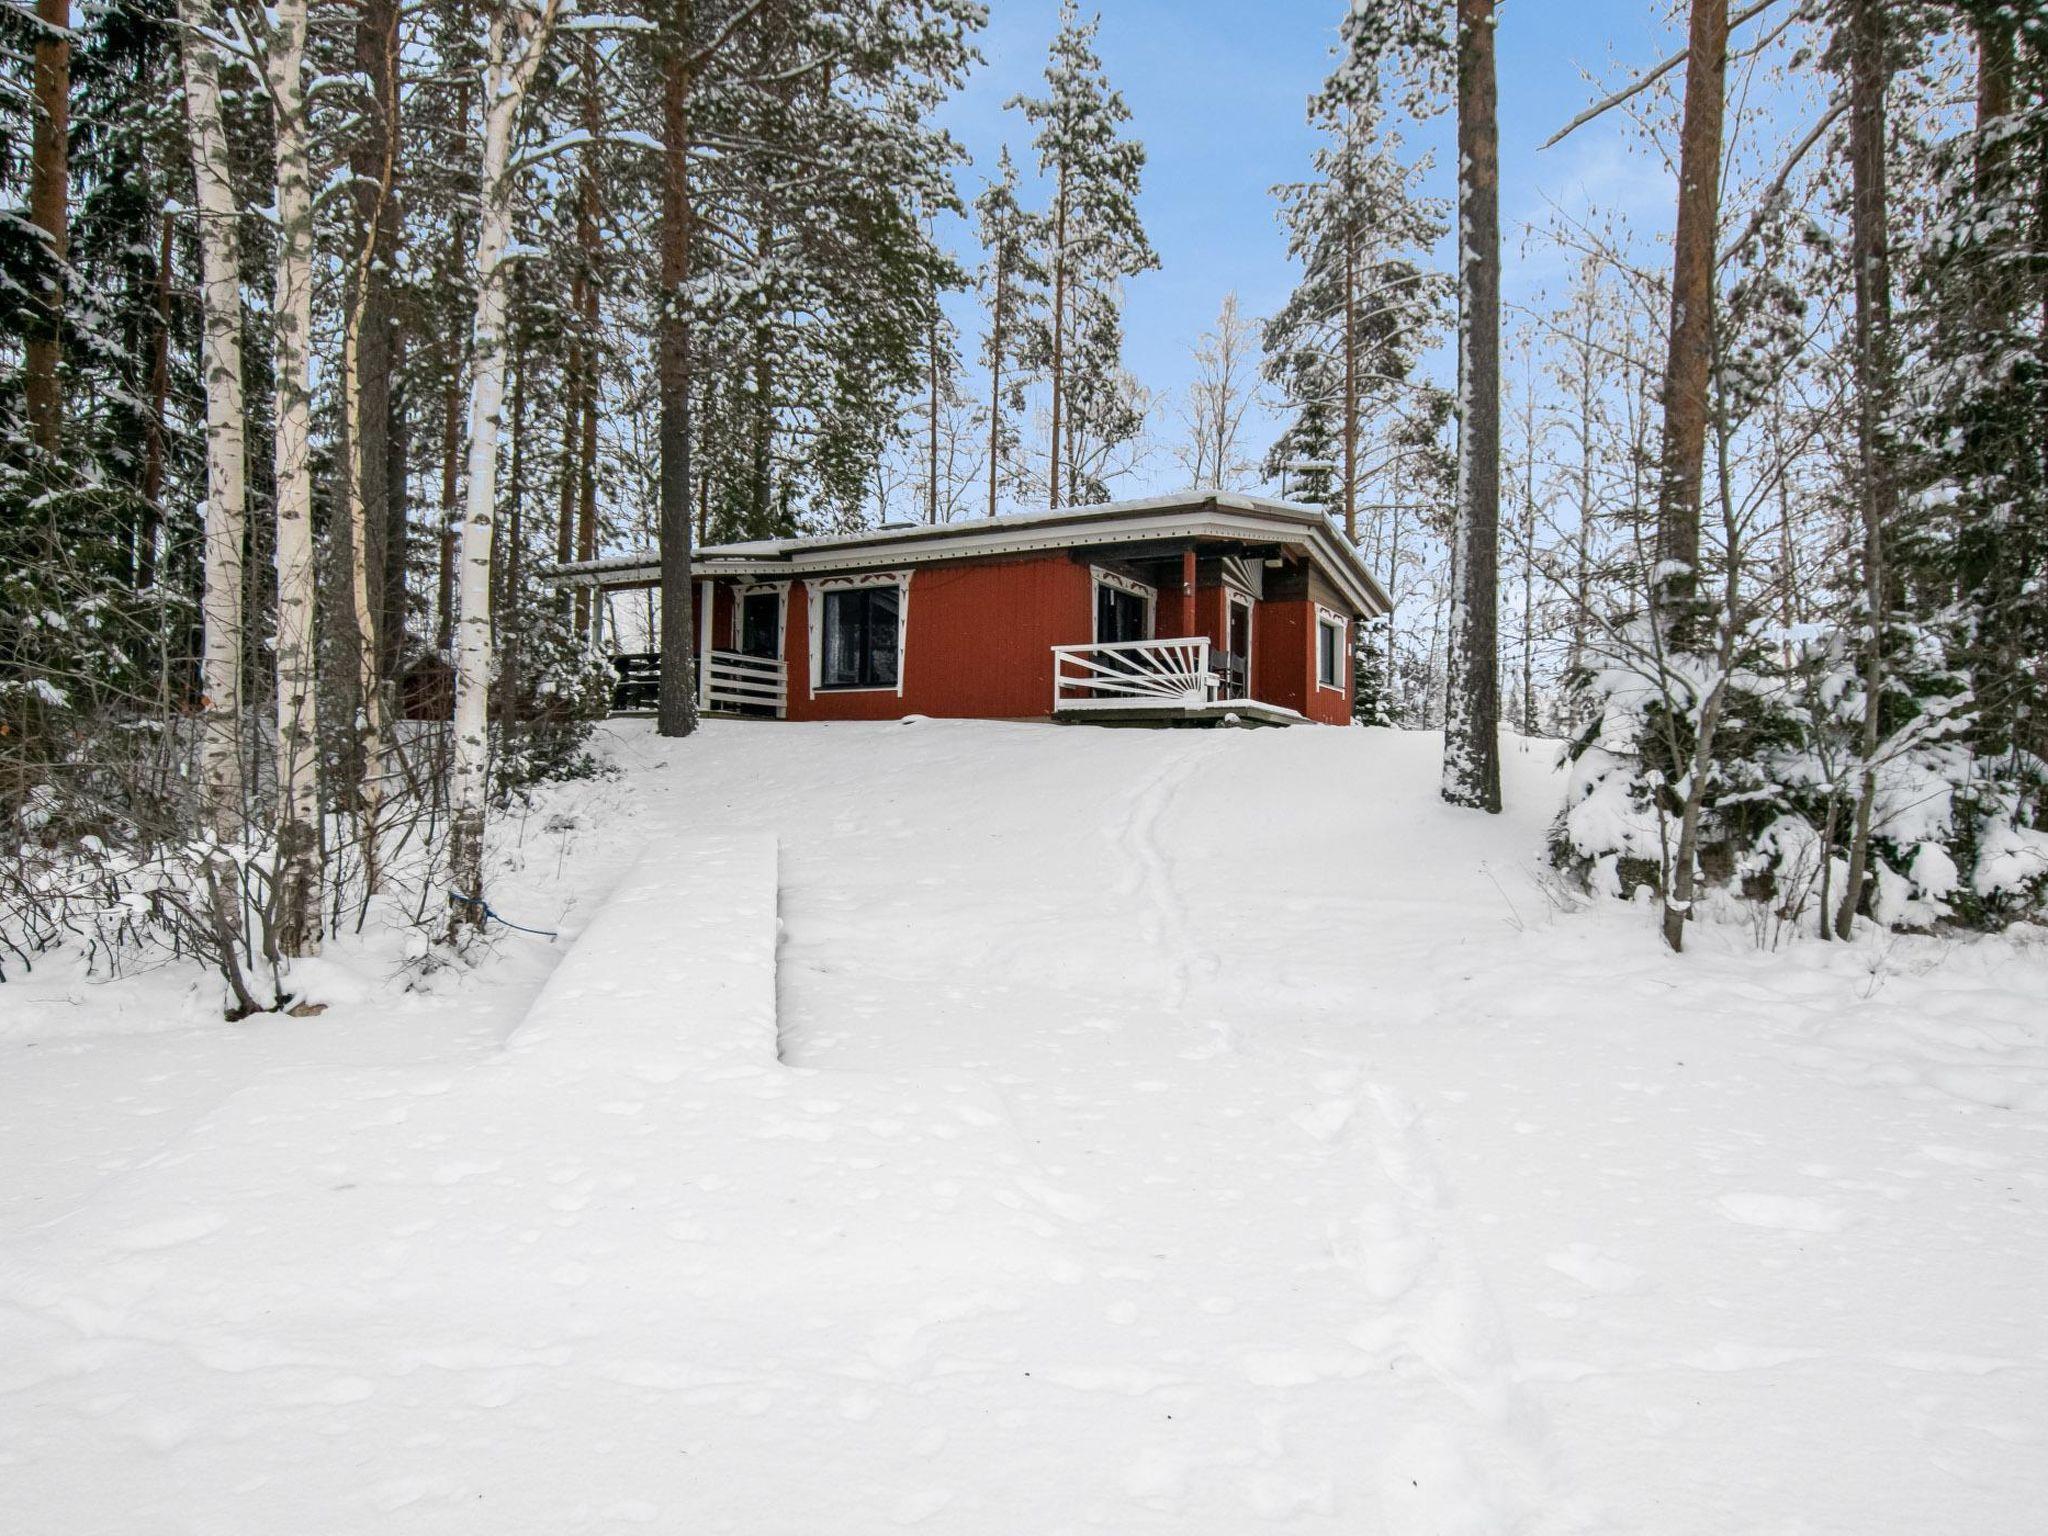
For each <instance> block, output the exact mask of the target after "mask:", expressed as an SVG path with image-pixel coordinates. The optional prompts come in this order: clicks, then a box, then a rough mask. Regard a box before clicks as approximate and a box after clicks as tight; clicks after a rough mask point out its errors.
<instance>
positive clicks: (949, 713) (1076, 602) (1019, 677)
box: [712, 553, 1351, 725]
mask: <svg viewBox="0 0 2048 1536" xmlns="http://www.w3.org/2000/svg"><path fill="white" fill-rule="evenodd" d="M714 590H715V596H714V600H713V604H712V621H713V624H714V629H713V632H712V644H713V646H714V648H716V649H719V650H724V649H727V648H729V647H731V646H732V645H733V644H734V638H733V636H734V632H733V611H734V589H733V585H732V583H730V582H726V581H720V582H717V583H715V588H714ZM1178 598H1179V594H1178V593H1177V592H1175V591H1173V589H1172V588H1171V587H1169V588H1168V590H1167V591H1166V592H1164V593H1162V594H1161V600H1160V605H1159V607H1160V612H1159V623H1158V633H1159V634H1160V636H1161V637H1162V638H1169V637H1170V636H1171V633H1172V631H1173V630H1174V629H1175V628H1177V627H1178V625H1177V620H1178V617H1179V616H1178V613H1177V612H1176V609H1177V607H1178ZM1094 601H1095V594H1094V587H1093V583H1092V581H1091V579H1090V575H1089V570H1088V567H1087V565H1086V564H1084V563H1082V562H1079V561H1075V560H1072V559H1069V558H1068V557H1067V556H1066V555H1065V554H1063V553H1061V554H1044V555H1027V556H1019V557H1014V558H1009V559H993V560H981V561H974V562H971V563H962V564H958V565H930V566H919V567H914V568H912V571H911V577H910V586H909V605H910V606H909V622H908V624H907V626H906V635H905V647H904V657H903V691H902V693H901V694H898V693H897V692H896V691H895V690H894V689H880V690H862V691H851V690H850V691H844V692H842V691H838V690H833V689H825V690H821V691H819V692H817V693H815V694H814V693H813V692H812V691H811V688H810V676H811V671H810V592H809V589H808V588H807V587H806V585H805V584H804V583H803V582H802V581H796V582H792V583H791V585H790V592H789V605H788V610H787V614H788V626H789V627H788V631H787V633H786V634H785V636H784V643H783V654H784V657H785V658H786V660H787V663H788V677H789V705H788V718H789V719H792V720H894V719H897V718H899V717H900V716H903V715H912V714H918V715H934V716H939V717H951V718H960V719H1037V718H1043V717H1045V716H1046V715H1048V714H1050V713H1051V711H1052V647H1053V646H1055V645H1080V644H1085V643H1086V642H1087V641H1088V639H1089V636H1090V634H1091V633H1092V631H1093V620H1094ZM1228 605H1229V596H1228V592H1227V590H1226V589H1225V588H1223V587H1221V586H1205V587H1202V588H1200V589H1199V591H1198V592H1197V593H1196V594H1195V602H1194V605H1193V606H1194V609H1195V624H1194V625H1193V630H1194V633H1196V634H1206V635H1207V636H1208V637H1209V640H1210V643H1211V644H1212V645H1213V646H1215V647H1216V648H1217V649H1218V650H1219V651H1220V650H1221V649H1222V648H1223V646H1224V645H1225V644H1226V643H1227V637H1228V635H1229V627H1228V620H1229V606H1228ZM1344 672H1345V677H1344V687H1343V688H1342V689H1341V690H1339V689H1330V688H1321V687H1318V686H1317V684H1316V605H1315V603H1314V601H1313V600H1311V599H1301V600H1291V601H1274V600H1268V601H1262V602H1258V603H1255V604H1254V605H1253V609H1252V687H1251V691H1252V695H1253V697H1254V698H1257V699H1259V700H1261V701H1263V702H1265V703H1268V704H1277V705H1280V706H1282V707H1283V708H1286V709H1292V710H1296V711H1298V712H1299V713H1301V714H1303V715H1306V716H1307V717H1308V718H1309V719H1311V720H1315V721H1318V722H1320V723H1323V724H1326V725H1343V724H1345V723H1347V722H1348V721H1349V720H1350V718H1351V678H1350V669H1349V668H1348V667H1346V668H1345V669H1344Z"/></svg>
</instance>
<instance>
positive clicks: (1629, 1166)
mask: <svg viewBox="0 0 2048 1536" xmlns="http://www.w3.org/2000/svg"><path fill="white" fill-rule="evenodd" d="M1509 748H1510V750H1509V762H1508V766H1509V770H1510V785H1509V790H1510V799H1511V803H1512V805H1513V806H1514V809H1513V810H1512V812H1511V814H1510V815H1508V816H1506V817H1502V818H1499V819H1490V818H1485V817H1479V816H1474V815H1472V814H1470V813H1465V812H1457V811H1452V810H1449V809H1448V808H1445V807H1443V806H1441V805H1440V804H1438V803H1437V801H1436V799H1435V777H1436V776H1435V752H1436V743H1435V741H1434V740H1433V738H1429V737H1408V736H1399V735H1394V734H1392V733H1383V732H1356V731H1354V732H1343V731H1307V730H1301V731H1288V732H1213V733H1198V732H1161V733H1150V732H1136V731H1113V730H1087V729H1058V728H1050V727H1028V726H1002V725H988V724H973V723H948V722H918V723H915V724H906V725H882V726H853V727H840V726H827V727H785V726H758V727H749V726H713V727H712V728H710V729H709V730H708V731H707V732H706V733H705V735H704V736H703V737H702V738H701V739H700V740H699V741H697V742H695V743H691V744H689V745H687V746H681V747H678V746H674V745H672V744H669V743H663V742H659V741H657V740H655V739H653V738H651V737H649V736H646V735H644V734H641V733H640V732H639V731H637V730H635V729H630V728H629V729H627V730H625V731H623V732H622V733H621V735H620V737H619V739H618V742H617V751H618V753H619V755H620V757H621V759H622V760H623V761H625V762H626V763H628V764H629V766H630V773H629V776H628V778H627V780H626V781H625V785H624V787H623V790H621V789H619V788H617V787H598V788H587V789H586V793H587V794H588V796H589V799H588V801H587V808H586V810H585V811H584V813H583V814H582V816H581V817H580V821H581V823H582V825H581V828H580V830H579V831H577V832H576V833H575V834H574V835H575V837H576V838H578V839H581V840H582V841H583V847H582V849H581V851H580V852H579V853H578V854H576V855H574V856H558V855H557V853H555V852H550V851H549V845H548V844H547V842H546V840H545V839H541V840H539V841H537V842H536V843H535V844H534V846H533V848H532V849H531V850H530V852H529V857H528V861H527V862H528V867H527V868H526V869H525V870H523V871H521V872H519V873H518V874H517V875H516V876H515V877H514V879H513V881H511V882H510V883H509V884H508V886H507V890H508V893H509V894H510V895H512V896H513V897H516V898H517V899H518V900H520V901H522V902H524V903H526V904H527V906H525V907H522V908H521V909H520V910H521V912H522V914H523V913H524V912H525V911H527V910H533V911H538V912H541V913H543V914H544V915H545V914H547V913H549V912H551V911H553V910H560V909H567V910H568V911H569V913H570V917H569V922H568V926H570V927H572V928H573V927H577V926H578V925H579V924H580V925H581V933H580V937H578V938H577V939H576V941H575V943H574V944H573V945H572V946H570V947H568V948H567V950H566V953H564V952H563V951H562V950H560V949H550V948H548V947H546V946H538V945H536V946H519V947H512V946H508V948H507V952H506V954H505V956H504V957H503V959H502V960H501V962H499V964H498V965H497V966H496V967H494V968H493V969H491V970H488V971H485V972H482V973H479V974H478V975H477V976H475V977H469V978H462V979H460V980H459V981H457V982H456V983H455V984H452V985H446V986H444V987H443V988H442V989H441V990H440V991H438V992H435V993H429V994H426V995H424V996H409V997H407V998H406V999H404V1000H403V1001H402V1002H400V1003H398V1004H393V1003H391V1002H389V1001H388V1000H386V999H387V998H388V994H381V993H377V992H374V991H372V990H371V989H370V988H369V987H368V986H366V985H362V984H360V983H356V984H353V985H354V986H355V990H354V991H353V992H351V991H350V986H351V981H350V978H349V976H348V974H347V973H346V970H345V967H344V966H343V962H342V961H340V960H336V961H334V962H331V966H332V973H331V974H330V975H329V976H327V977H326V978H325V980H326V982H327V984H328V985H329V986H330V987H331V988H333V989H334V991H335V1000H336V1006H335V1008H334V1009H333V1010H332V1011H331V1012H330V1013H329V1014H328V1015H327V1016H326V1018H325V1019H324V1020H304V1021H293V1022H292V1023H291V1024H285V1023H283V1022H282V1021H278V1022H276V1023H274V1024H272V1025H266V1026H264V1027H263V1028H261V1029H252V1028H250V1027H247V1026H244V1027H241V1028H239V1029H229V1028H222V1027H218V1026H215V1027H207V1028H201V1027H197V1026H196V1024H195V1023H193V1022H191V1021H190V1020H189V1019H188V1020H187V1021H186V1022H185V1023H184V1024H183V1025H182V1026H181V1027H180V1028H179V1029H178V1030H177V1032H175V1033H132V1034H124V1033H120V1032H119V1031H124V1030H130V1029H133V1030H138V1031H139V1030H144V1029H147V1028H150V1027H151V1026H150V1023H149V1021H148V1020H147V1019H146V1018H143V1017H140V1016H139V1014H140V1013H141V1012H143V1011H146V1003H147V1000H148V999H150V998H152V997H153V998H155V999H156V1000H157V1001H158V1002H159V1003H160V1002H161V1000H162V996H163V994H162V991H161V989H159V990H157V991H154V992H152V991H151V990H150V988H151V985H153V984H152V983H148V982H147V981H146V980H145V982H143V983H138V984H136V985H134V986H126V984H124V987H123V988H110V989H104V996H105V997H106V998H109V999H126V1002H125V1004H124V1005H123V1006H125V1007H126V1008H127V1009H128V1012H127V1013H126V1014H121V1015H118V1016H116V1015H112V1014H110V1012H109V1010H108V1008H107V1007H106V1006H105V1005H104V1003H102V1002H101V998H100V996H98V995H93V994H86V993H81V994H79V1000H77V1001H75V1002H74V1001H71V1000H67V999H65V998H62V997H55V996H53V997H52V999H51V1000H50V1001H49V1002H48V1003H47V1004H41V1005H38V1006H43V1007H47V1008H48V1009H49V1010H50V1011H49V1012H48V1013H47V1014H46V1015H44V1016H42V1017H41V1018H40V1019H39V1020H35V1019H32V1020H30V1021H28V1022H27V1023H25V1024H22V1025H21V1026H20V1027H19V1028H18V1029H17V1027H16V1025H17V1021H16V1020H15V1019H14V1018H9V1017H5V1016H4V1012H0V1049H4V1050H7V1051H8V1054H7V1055H6V1056H5V1057H4V1058H0V1059H4V1061H5V1065H6V1068H7V1070H5V1071H0V1150H6V1151H8V1152H10V1153H12V1154H13V1156H11V1157H10V1158H9V1160H7V1161H6V1162H4V1163H0V1169H4V1170H6V1173H4V1174H0V1528H4V1529H8V1530H14V1529H19V1530H24V1531H34V1530H43V1529H76V1530H90V1531H93V1532H96V1533H97V1532H103V1531H104V1532H129V1531H133V1532H136V1533H143V1532H148V1533H152V1536H154V1533H158V1532H169V1531H193V1532H207V1533H209V1536H215V1533H222V1532H243V1531H248V1532H252V1533H253V1532H257V1531H264V1532H270V1531H280V1530H289V1531H292V1532H295V1533H297V1532H306V1533H319V1532H356V1531H371V1530H375V1531H380V1532H382V1531H387V1530H399V1531H423V1532H427V1531H431V1532H444V1531H446V1532H456V1531H482V1530H488V1531H491V1532H493V1533H494V1536H495V1533H500V1532H508V1531H510V1532H517V1531H534V1532H536V1533H538V1532H547V1533H549V1536H554V1533H557V1532H567V1531H583V1530H620V1529H625V1528H628V1527H634V1528H653V1529H656V1530H677V1531H682V1530H687V1531H690V1532H692V1533H697V1532H731V1533H735V1536H740V1533H744V1536H762V1533H770V1536H778V1533H787V1536H816V1533H819V1532H831V1533H834V1536H842V1533H844V1536H859V1533H865V1532H882V1531H893V1530H897V1529H908V1528H916V1529H920V1530H924V1531H933V1532H947V1533H954V1532H957V1533H961V1536H969V1533H972V1536H983V1533H1009V1532H1019V1533H1022V1532H1032V1533H1072V1532H1082V1531H1098V1530H1100V1531H1112V1532H1118V1533H1146V1532H1159V1533H1168V1532H1171V1533H1183V1532H1187V1533H1205V1532H1215V1533H1217V1536H1225V1533H1229V1536H1240V1533H1243V1532H1245V1531H1248V1530H1260V1529H1273V1530H1285V1531H1301V1532H1310V1531H1331V1532H1346V1533H1379V1532H1386V1533H1391V1536H1421V1533H1424V1532H1457V1533H1474V1536H1476V1533H1505V1532H1525V1533H1532V1536H1542V1533H1550V1532H1564V1531H1589V1532H1591V1531H1608V1530H1612V1531H1617V1532H1618V1531H1623V1530H1629V1531H1634V1530H1655V1531H1658V1532H1660V1533H1662V1532H1682V1533H1693V1532H1697V1533H1700V1536H1709V1533H1712V1536H1723V1533H1726V1532H1729V1531H1783V1532H1793V1531H1798V1532H1802V1533H1806V1532H1839V1533H1842V1536H1851V1533H1854V1536H1883V1533H1892V1532H1896V1533H1899V1536H1906V1533H1914V1536H1919V1533H1924V1532H1926V1531H1931V1530H1968V1531H1971V1532H1972V1533H1973V1536H1975V1533H1991V1536H1998V1533H2004V1532H2013V1533H2018V1532H2022V1531H2031V1530H2033V1529H2035V1528H2036V1525H2037V1520H2036V1516H2037V1512H2038V1508H2039V1506H2040V1503H2041V1500H2042V1498H2043V1496H2044V1495H2048V1471H2044V1468H2048V1456H2044V1454H2043V1450H2044V1441H2048V1325H2044V1322H2043V1309H2042V1308H2041V1306H2040V1295H2041V1291H2040V1279H2039V1276H2040V1274H2041V1272H2042V1269H2043V1266H2044V1260H2048V1174H2044V1172H2043V1170H2044V1168H2048V1161H2044V1159H2043V1157H2042V1152H2043V1141H2044V1138H2048V1105H2044V1104H2043V1103H2042V1102H2041V1101H2040V1098H2039V1095H2040V1093H2041V1092H2042V1091H2043V1090H2042V1084H2043V1082H2044V1080H2048V1016H2044V1014H2048V1010H2044V1008H2043V1005H2042V1001H2041V999H2042V998H2043V997H2044V996H2048V957H2044V954H2043V952H2042V948H2041V946H2039V945H2028V944H2026V943H2024V942H2001V943H1996V944H1974V945H1971V944H1956V945H1937V944H1932V943H1926V942H1920V941H1903V942H1897V943H1893V942H1887V943H1884V944H1881V945H1880V944H1876V943H1864V944H1859V945H1857V946H1853V947H1841V946H1828V947H1826V948H1823V947H1821V946H1818V945H1804V946H1801V947H1800V948H1798V949H1796V950H1794V951H1793V952H1791V953H1789V954H1784V955H1778V956H1766V955H1759V954H1755V953H1753V952H1751V951H1750V949H1749V948H1748V947H1747V944H1746V939H1745V936H1744V935H1743V934H1742V933H1741V932H1740V931H1738V930H1734V929H1729V930H1722V931H1713V930H1709V931H1707V932H1705V933H1703V934H1701V935H1700V936H1699V938H1698V939H1697V940H1696V941H1695V952H1694V953H1693V954H1690V955H1688V956H1687V957H1685V958H1684V959H1682V960H1679V959H1674V958H1672V957H1669V956H1666V955H1664V954H1662V953H1661V951H1660V950H1659V949H1658V948H1657V946H1656V942H1655V938H1654V934H1653V932H1652V931H1651V928H1650V925H1649V921H1648V919H1647V917H1646V916H1645V915H1644V914H1642V913H1641V912H1639V911H1638V912H1630V911H1627V910H1625V909H1619V908H1604V909H1599V910H1594V911H1587V912H1577V913H1571V914H1564V913H1561V912H1560V911H1558V910H1556V909H1555V907H1554V906H1553V904H1552V902H1551V901H1550V899H1548V898H1547V897H1546V894H1545V889H1544V886H1543V884H1542V883H1541V881H1540V879H1539V871H1538V857H1539V851H1540V843H1541V835H1542V830H1543V822H1544V820H1545V818H1546V815H1547V812H1548V810H1549V807H1550V805H1551V804H1552V801H1553V797H1554V794H1555V788H1554V779H1553V776H1552V774H1551V770H1550V766H1549V753H1550V749H1549V748H1547V747H1545V746H1541V745H1537V744H1522V743H1516V742H1511V743H1510V744H1509ZM601 890H608V891H609V895H608V897H607V898H606V899H605V900H604V901H603V903H602V904H601V906H598V907H597V908H596V909H595V910H594V911H592V910H591V909H590V898H591V897H592V896H593V895H594V894H595V893H596V892H598V891H601ZM549 903H558V904H559V905H558V906H556V907H551V906H550V905H548V904H549ZM556 960H559V962H560V963H559V965H558V966H557V967H556V968H555V969H554V971H553V974H552V975H551V976H549V977H548V978H547V980H546V982H545V985H542V984H541V976H542V975H543V974H544V972H545V970H546V967H547V965H548V964H550V963H552V962H554V961H556ZM323 964H330V963H328V962H323ZM536 990H537V991H538V994H539V995H538V997H537V998H534V997H533V994H534V992H535V991H536ZM529 998H532V999H533V1000H532V1003H531V1006H530V1008H529V1007H527V1006H526V1000H527V999H529ZM373 1000H374V1005H373ZM10 1001H11V998H10V997H9V995H8V994H7V990H6V989H0V1011H4V1010H5V1009H6V1008H7V1007H8V1004H9V1002H10ZM95 1005H98V1006H97V1011H95ZM522 1014H523V1015H524V1018H523V1022H522V1021H520V1020H521V1015H522ZM94 1018H98V1019H99V1020H100V1021H101V1024H100V1028H99V1030H98V1032H95V1031H94V1030H93V1029H92V1027H91V1022H92V1020H93V1019H94ZM109 1023H111V1025H112V1029H111V1030H110V1029H109V1027H108V1025H109ZM10 1042H12V1044H11V1045H10ZM17 1069H19V1070H17ZM42 1190H48V1191H53V1193H50V1194H47V1195H44V1194H41V1193H39V1191H42Z"/></svg>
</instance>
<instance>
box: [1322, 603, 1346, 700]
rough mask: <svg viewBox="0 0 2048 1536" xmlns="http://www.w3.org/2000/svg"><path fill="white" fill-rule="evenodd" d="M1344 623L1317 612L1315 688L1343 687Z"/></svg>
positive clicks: (1325, 612) (1333, 616)
mask: <svg viewBox="0 0 2048 1536" xmlns="http://www.w3.org/2000/svg"><path fill="white" fill-rule="evenodd" d="M1343 664H1344V621H1343V620H1342V619H1340V618H1337V617H1336V616H1335V615H1333V614H1331V613H1329V612H1327V611H1321V610H1319V611H1318V612H1317V614H1316V686H1317V687H1318V688H1337V689H1342V688H1343V686H1344V672H1343Z"/></svg>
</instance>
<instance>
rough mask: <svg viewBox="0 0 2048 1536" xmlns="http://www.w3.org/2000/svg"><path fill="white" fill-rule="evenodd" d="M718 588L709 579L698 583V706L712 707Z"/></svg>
mask: <svg viewBox="0 0 2048 1536" xmlns="http://www.w3.org/2000/svg"><path fill="white" fill-rule="evenodd" d="M716 596H717V588H716V587H715V586H713V585H712V583H710V582H708V581H700V582H698V583H697V708H698V709H700V710H704V709H709V708H710V707H711V609H712V605H713V603H714V601H715V600H716Z"/></svg>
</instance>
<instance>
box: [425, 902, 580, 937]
mask: <svg viewBox="0 0 2048 1536" xmlns="http://www.w3.org/2000/svg"><path fill="white" fill-rule="evenodd" d="M448 900H449V901H450V902H455V903H460V904H461V905H462V906H465V907H482V908H483V909H484V916H485V917H486V918H487V919H489V920H490V921H491V922H494V923H496V924H498V925H499V926H500V927H503V928H510V929H511V930H512V931H513V932H514V933H531V934H535V935H537V936H538V937H540V938H543V939H548V940H550V941H552V940H554V939H558V938H560V937H561V935H560V934H558V933H556V932H555V930H554V929H552V928H524V927H521V926H520V925H519V924H518V923H515V922H511V921H509V920H508V919H506V918H503V917H500V916H499V915H498V914H497V913H496V912H495V911H493V910H492V908H491V904H490V903H489V902H487V901H479V900H478V899H477V898H476V897H474V896H465V895H463V894H462V893H461V892H460V891H450V892H449V893H448Z"/></svg>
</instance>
